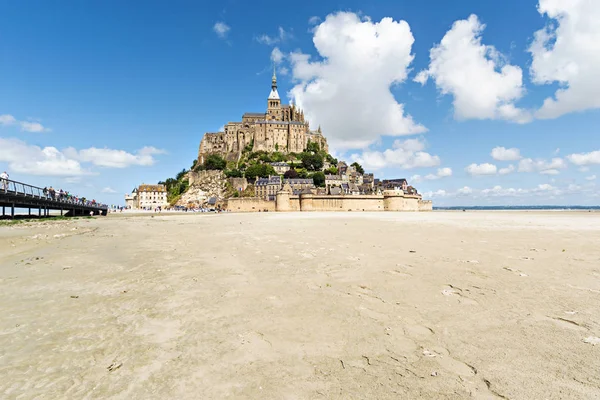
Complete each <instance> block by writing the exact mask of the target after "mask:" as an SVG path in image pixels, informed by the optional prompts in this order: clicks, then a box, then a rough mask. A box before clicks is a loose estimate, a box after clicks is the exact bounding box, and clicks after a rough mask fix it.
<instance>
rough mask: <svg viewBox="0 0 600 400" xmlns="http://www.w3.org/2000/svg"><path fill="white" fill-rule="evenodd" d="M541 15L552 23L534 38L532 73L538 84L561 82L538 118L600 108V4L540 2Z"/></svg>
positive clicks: (570, 0)
mask: <svg viewBox="0 0 600 400" xmlns="http://www.w3.org/2000/svg"><path fill="white" fill-rule="evenodd" d="M538 11H539V13H540V14H542V15H544V14H545V15H547V16H548V18H550V19H551V20H552V22H551V23H549V24H548V25H547V26H546V27H545V28H543V29H541V30H538V31H537V32H535V34H534V40H533V42H532V44H531V46H530V48H529V52H530V53H531V56H532V62H531V67H530V73H531V78H532V81H533V82H534V83H536V84H549V83H553V82H558V84H559V85H560V87H559V89H558V90H557V91H556V93H555V94H554V97H549V98H547V99H546V100H545V101H544V104H543V105H542V107H541V108H540V109H539V110H538V111H537V112H536V117H537V118H557V117H559V116H561V115H564V114H567V113H570V112H576V111H584V110H589V109H595V108H600V96H598V93H599V92H600V76H599V75H598V71H599V70H600V24H599V23H598V21H600V2H598V1H596V0H568V1H567V0H565V1H559V0H539V4H538Z"/></svg>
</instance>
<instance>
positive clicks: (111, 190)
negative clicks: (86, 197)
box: [102, 187, 117, 194]
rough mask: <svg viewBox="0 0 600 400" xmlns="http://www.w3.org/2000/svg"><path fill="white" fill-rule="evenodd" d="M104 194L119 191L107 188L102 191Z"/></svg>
mask: <svg viewBox="0 0 600 400" xmlns="http://www.w3.org/2000/svg"><path fill="white" fill-rule="evenodd" d="M102 193H109V194H113V193H117V191H116V190H115V189H113V188H111V187H105V188H104V189H102Z"/></svg>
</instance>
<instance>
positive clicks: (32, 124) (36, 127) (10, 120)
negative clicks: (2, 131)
mask: <svg viewBox="0 0 600 400" xmlns="http://www.w3.org/2000/svg"><path fill="white" fill-rule="evenodd" d="M0 125H3V126H11V125H15V126H19V127H20V128H21V130H22V131H25V132H34V133H39V132H50V131H51V129H49V128H46V127H45V126H44V125H42V124H41V123H39V122H38V121H19V120H17V119H16V118H15V117H13V116H12V115H9V114H4V115H0Z"/></svg>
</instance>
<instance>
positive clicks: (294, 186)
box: [254, 174, 419, 201]
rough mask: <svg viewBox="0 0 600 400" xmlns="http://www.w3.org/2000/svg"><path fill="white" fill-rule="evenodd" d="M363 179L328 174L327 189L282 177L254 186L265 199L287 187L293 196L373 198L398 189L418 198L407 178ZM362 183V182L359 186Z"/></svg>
mask: <svg viewBox="0 0 600 400" xmlns="http://www.w3.org/2000/svg"><path fill="white" fill-rule="evenodd" d="M359 176H360V178H359V177H358V176H357V177H352V176H348V175H325V187H316V185H315V183H314V180H313V179H312V178H308V179H300V178H296V179H291V178H290V179H283V178H282V177H281V176H280V175H275V176H269V177H267V178H258V179H257V180H256V182H255V183H254V191H255V195H256V197H258V198H261V199H264V200H269V201H272V200H275V197H276V195H277V192H279V191H280V190H282V189H283V188H284V187H286V186H287V190H288V191H289V192H290V193H291V194H293V195H300V194H309V193H310V194H316V195H334V196H339V195H350V196H351V195H370V194H382V193H383V192H384V191H385V190H394V191H397V192H403V193H404V194H408V195H415V196H418V195H419V193H418V192H417V189H415V188H414V187H412V186H409V185H408V181H407V180H406V179H384V180H380V179H373V174H359ZM359 182H360V183H359Z"/></svg>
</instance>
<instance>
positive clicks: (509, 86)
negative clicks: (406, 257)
mask: <svg viewBox="0 0 600 400" xmlns="http://www.w3.org/2000/svg"><path fill="white" fill-rule="evenodd" d="M274 4H276V3H273V2H271V1H253V2H247V1H221V2H197V1H170V2H164V1H144V2H141V1H131V2H121V1H103V2H47V1H41V0H40V1H28V0H25V1H18V2H17V1H13V2H2V3H1V4H0V15H1V16H2V17H1V18H0V169H2V170H4V169H6V170H7V172H8V173H9V174H10V176H11V178H12V179H15V180H19V181H25V182H31V183H34V184H39V185H50V184H51V185H54V186H55V187H63V188H64V189H68V190H71V191H74V192H78V193H81V194H83V195H86V196H87V197H95V198H97V199H99V200H101V201H104V202H108V203H115V204H122V203H123V195H124V193H126V192H129V191H131V189H132V188H133V187H135V186H137V185H139V184H141V183H142V182H144V183H151V182H156V181H159V180H162V179H165V178H167V177H170V176H174V175H175V174H176V173H177V172H178V171H180V170H181V169H183V168H188V167H189V166H190V165H191V162H192V160H193V159H194V158H195V157H196V155H197V151H198V145H199V142H200V140H201V138H202V135H203V134H204V132H206V131H216V130H218V129H219V127H221V126H222V125H223V124H224V123H226V122H228V121H236V120H239V119H240V117H241V114H242V113H244V112H246V111H255V112H257V111H263V110H264V109H265V107H266V98H267V96H268V94H269V91H270V87H269V86H270V76H271V66H272V65H273V63H276V65H277V69H278V71H279V74H278V82H279V93H280V94H281V95H282V96H285V97H287V98H288V99H293V100H294V101H295V102H296V104H299V105H300V106H302V107H303V108H304V110H305V113H306V115H307V116H308V117H309V119H310V121H311V124H312V126H313V127H314V128H316V126H317V125H321V126H322V128H323V132H324V134H325V135H326V137H328V139H329V141H330V144H331V147H332V151H333V152H334V154H335V155H336V156H338V157H340V158H344V159H346V160H349V161H354V160H357V161H360V162H362V163H363V164H364V165H365V167H366V169H367V170H369V171H372V172H375V174H376V176H378V177H381V178H390V177H405V178H409V180H410V182H411V183H413V184H414V185H415V186H416V187H417V188H418V189H419V190H420V192H422V193H423V194H424V195H425V197H428V198H432V199H433V200H434V202H435V204H436V205H471V204H480V205H486V204H584V205H592V204H599V203H600V197H599V193H600V191H599V190H598V186H597V185H596V183H597V179H596V176H600V134H599V132H598V127H600V110H599V109H600V100H599V99H600V96H598V93H599V92H600V77H599V76H598V74H597V71H598V70H600V25H599V24H597V23H596V22H595V21H598V20H600V3H598V2H597V1H594V0H562V1H561V0H520V1H517V0H507V1H504V2H482V1H474V0H473V1H471V0H465V1H460V2H447V1H439V0H438V1H433V0H430V1H419V2H414V1H412V2H409V1H372V2H369V3H368V4H367V3H365V2H358V1H336V2H333V1H330V2H322V1H319V2H317V1H304V2H297V3H296V4H294V6H293V8H290V7H288V6H283V5H280V6H274ZM552 99H555V100H552ZM502 148H504V149H502ZM493 149H496V150H495V151H492V150H493Z"/></svg>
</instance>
